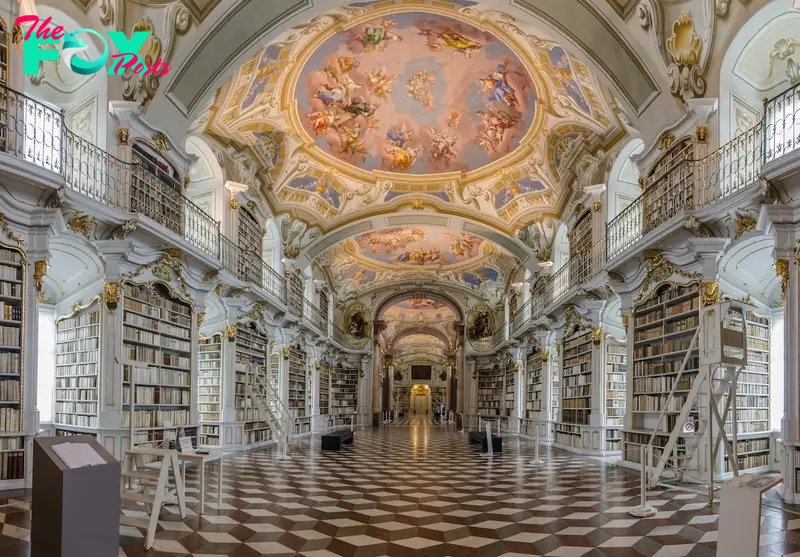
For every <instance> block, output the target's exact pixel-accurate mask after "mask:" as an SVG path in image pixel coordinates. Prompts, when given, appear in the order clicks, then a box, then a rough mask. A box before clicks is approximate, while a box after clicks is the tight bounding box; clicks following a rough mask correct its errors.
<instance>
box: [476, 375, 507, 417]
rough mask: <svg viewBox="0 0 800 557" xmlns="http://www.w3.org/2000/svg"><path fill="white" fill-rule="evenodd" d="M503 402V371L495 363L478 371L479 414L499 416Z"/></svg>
mask: <svg viewBox="0 0 800 557" xmlns="http://www.w3.org/2000/svg"><path fill="white" fill-rule="evenodd" d="M502 404H503V371H502V370H501V369H500V366H497V365H495V366H494V367H493V368H491V369H484V370H481V371H479V372H478V415H479V416H499V415H500V411H501V405H502Z"/></svg>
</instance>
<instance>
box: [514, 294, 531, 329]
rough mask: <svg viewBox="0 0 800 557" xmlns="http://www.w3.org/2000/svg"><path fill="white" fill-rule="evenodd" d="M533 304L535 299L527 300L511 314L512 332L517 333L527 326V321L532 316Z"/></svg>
mask: <svg viewBox="0 0 800 557" xmlns="http://www.w3.org/2000/svg"><path fill="white" fill-rule="evenodd" d="M532 306H533V299H529V300H528V301H527V302H525V303H524V304H523V305H522V307H521V308H519V309H518V310H517V311H515V312H514V313H512V314H511V320H510V321H511V332H512V333H515V332H516V331H519V330H520V329H521V328H522V327H524V326H525V323H526V322H527V321H528V320H529V319H530V317H531V307H532Z"/></svg>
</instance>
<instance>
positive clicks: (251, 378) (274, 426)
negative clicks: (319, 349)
mask: <svg viewBox="0 0 800 557" xmlns="http://www.w3.org/2000/svg"><path fill="white" fill-rule="evenodd" d="M245 392H246V393H247V396H248V397H250V400H252V401H253V404H255V405H256V406H257V407H258V408H259V409H260V410H261V414H262V416H264V417H265V419H266V421H267V423H268V424H269V427H270V430H271V431H272V438H273V439H274V440H275V441H276V442H277V443H278V451H279V456H278V458H281V459H288V458H289V456H288V453H289V436H290V435H291V432H292V431H293V430H294V418H293V417H292V413H291V412H290V411H289V409H288V408H286V405H285V404H283V401H282V400H281V397H280V395H279V393H278V390H277V386H276V385H273V384H272V382H271V381H267V380H266V379H265V378H264V376H263V375H261V374H260V373H258V369H257V366H253V365H248V366H247V380H246V383H245Z"/></svg>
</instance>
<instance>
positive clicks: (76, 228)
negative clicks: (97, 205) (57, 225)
mask: <svg viewBox="0 0 800 557" xmlns="http://www.w3.org/2000/svg"><path fill="white" fill-rule="evenodd" d="M92 222H94V217H93V216H91V215H84V214H83V213H81V212H77V213H72V215H71V216H70V217H69V220H67V228H69V229H70V230H72V231H73V232H75V233H77V234H80V235H82V236H84V237H85V238H86V239H87V240H88V239H89V233H90V232H91V228H92Z"/></svg>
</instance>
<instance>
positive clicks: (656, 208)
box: [642, 137, 694, 234]
mask: <svg viewBox="0 0 800 557" xmlns="http://www.w3.org/2000/svg"><path fill="white" fill-rule="evenodd" d="M693 154H694V144H693V142H692V139H691V138H690V137H685V138H682V139H681V140H679V141H677V142H676V143H675V144H674V145H673V146H672V147H671V148H670V149H669V150H668V151H667V152H666V153H664V155H663V156H662V157H661V158H660V159H659V160H658V161H657V162H656V163H655V165H653V167H652V169H651V170H650V172H649V173H648V176H647V182H646V187H645V190H644V210H643V215H642V218H643V224H644V233H645V234H647V233H648V232H650V231H651V230H654V229H655V228H657V227H658V226H660V225H661V224H663V223H664V222H666V221H667V220H669V219H670V218H672V217H673V216H674V215H676V214H677V213H678V212H679V211H681V210H682V209H683V208H684V207H690V206H691V205H692V203H693V197H692V193H693V191H694V178H693V176H692V172H691V165H684V166H683V168H684V169H685V170H683V171H682V172H680V173H676V172H675V169H676V168H678V167H679V166H681V164H682V163H683V162H684V161H685V160H686V159H688V158H691V157H692V155H693Z"/></svg>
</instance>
